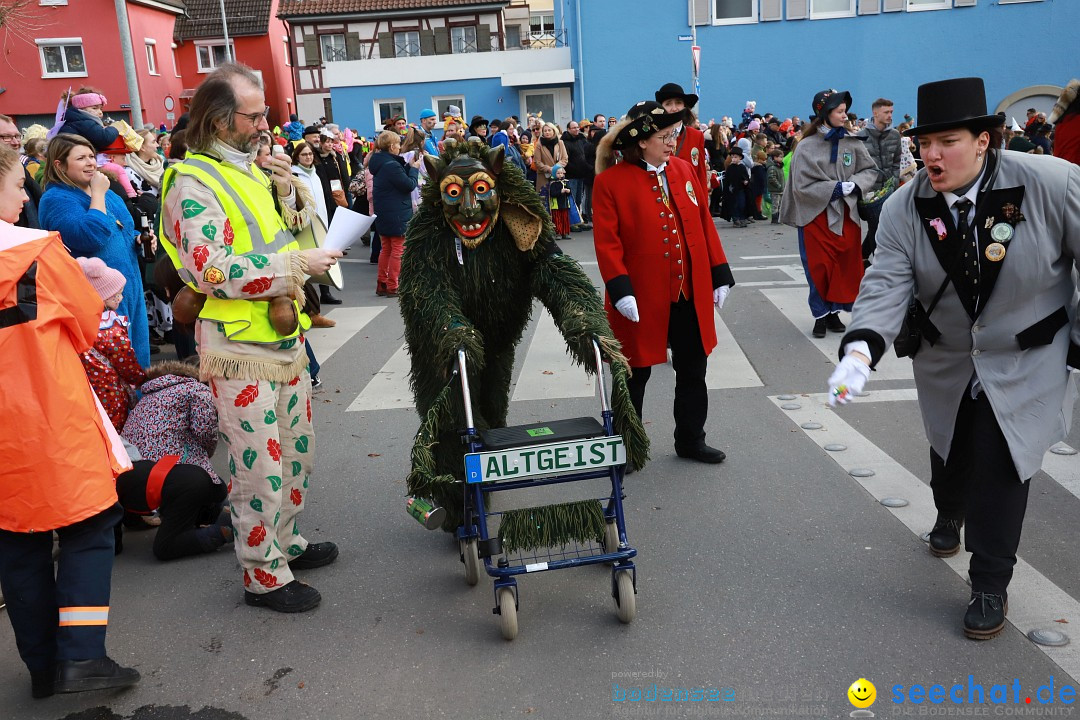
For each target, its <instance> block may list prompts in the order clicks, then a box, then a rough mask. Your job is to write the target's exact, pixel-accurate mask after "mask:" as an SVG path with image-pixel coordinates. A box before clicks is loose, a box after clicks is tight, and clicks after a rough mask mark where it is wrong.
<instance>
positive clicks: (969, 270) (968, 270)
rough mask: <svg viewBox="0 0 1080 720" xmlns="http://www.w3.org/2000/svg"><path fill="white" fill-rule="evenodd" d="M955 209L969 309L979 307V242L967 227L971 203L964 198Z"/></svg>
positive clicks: (954, 204) (956, 204)
mask: <svg viewBox="0 0 1080 720" xmlns="http://www.w3.org/2000/svg"><path fill="white" fill-rule="evenodd" d="M953 207H954V208H955V209H956V213H957V219H956V230H957V231H958V232H959V233H960V247H961V248H963V251H964V263H963V267H964V279H965V280H966V281H967V285H968V289H969V290H970V293H971V307H972V308H974V309H976V311H977V309H978V307H979V240H978V238H977V237H976V236H975V233H973V232H972V231H971V227H970V226H968V213H969V212H970V211H971V201H970V200H968V199H967V198H966V197H963V198H960V199H959V200H957V201H956V202H954V203H953Z"/></svg>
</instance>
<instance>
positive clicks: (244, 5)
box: [173, 0, 273, 40]
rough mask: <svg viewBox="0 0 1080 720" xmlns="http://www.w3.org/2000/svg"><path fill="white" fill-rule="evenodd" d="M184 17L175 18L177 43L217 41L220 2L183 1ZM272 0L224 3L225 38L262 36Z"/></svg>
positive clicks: (268, 24) (219, 29)
mask: <svg viewBox="0 0 1080 720" xmlns="http://www.w3.org/2000/svg"><path fill="white" fill-rule="evenodd" d="M184 4H185V5H186V6H187V13H186V14H185V15H181V16H180V17H178V18H176V26H175V28H174V29H173V35H174V36H176V37H177V38H178V39H180V40H194V39H198V38H219V37H221V36H222V29H221V2H220V0H185V1H184ZM272 4H273V0H225V20H226V22H227V23H228V26H229V37H241V36H244V35H265V34H266V32H267V30H268V29H269V26H270V10H271V5H272Z"/></svg>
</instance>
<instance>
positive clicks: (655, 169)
mask: <svg viewBox="0 0 1080 720" xmlns="http://www.w3.org/2000/svg"><path fill="white" fill-rule="evenodd" d="M641 162H642V163H643V164H644V165H645V169H646V170H648V171H649V172H652V173H656V174H657V175H659V174H660V173H662V172H664V168H666V167H667V160H665V161H664V162H662V163H660V167H655V166H653V165H650V164H649V161H648V160H642V161H641Z"/></svg>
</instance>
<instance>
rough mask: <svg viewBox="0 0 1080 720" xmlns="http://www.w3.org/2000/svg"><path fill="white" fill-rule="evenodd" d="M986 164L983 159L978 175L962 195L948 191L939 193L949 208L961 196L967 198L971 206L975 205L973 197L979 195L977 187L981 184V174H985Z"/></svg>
mask: <svg viewBox="0 0 1080 720" xmlns="http://www.w3.org/2000/svg"><path fill="white" fill-rule="evenodd" d="M986 165H987V162H985V161H984V162H983V167H982V170H981V171H979V177H977V178H975V182H974V183H972V184H971V187H969V188H968V189H967V192H966V193H964V194H963V195H962V196H961V195H957V194H956V193H952V192H948V191H946V192H943V193H941V195H942V197H944V198H945V204H946V205H948V206H949V208H950V209H952V206H953V205H955V204H956V202H957V201H958V200H959V199H960V198H961V197H965V198H967V199H968V200H969V201H970V202H971V205H972V207H974V206H975V198H977V197H978V196H979V187H980V186H981V185H982V179H983V175H985V174H986Z"/></svg>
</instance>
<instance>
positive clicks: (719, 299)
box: [712, 285, 731, 310]
mask: <svg viewBox="0 0 1080 720" xmlns="http://www.w3.org/2000/svg"><path fill="white" fill-rule="evenodd" d="M729 292H731V286H730V285H721V286H720V287H718V288H716V289H715V290H713V291H712V301H713V305H715V306H716V309H717V310H719V309H720V308H722V307H724V301H725V300H727V296H728V293H729Z"/></svg>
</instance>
